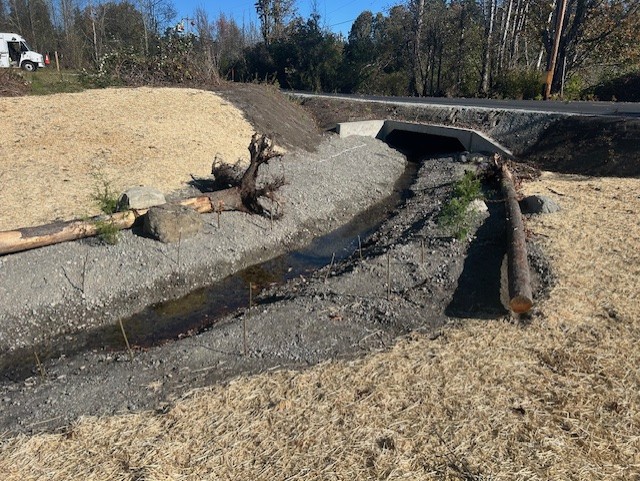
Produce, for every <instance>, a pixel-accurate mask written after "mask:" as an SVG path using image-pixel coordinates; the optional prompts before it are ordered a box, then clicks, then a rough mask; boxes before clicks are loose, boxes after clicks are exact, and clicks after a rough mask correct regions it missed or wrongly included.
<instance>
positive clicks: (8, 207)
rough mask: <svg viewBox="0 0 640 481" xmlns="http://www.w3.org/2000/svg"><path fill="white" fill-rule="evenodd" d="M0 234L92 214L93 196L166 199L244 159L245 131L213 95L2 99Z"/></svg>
mask: <svg viewBox="0 0 640 481" xmlns="http://www.w3.org/2000/svg"><path fill="white" fill-rule="evenodd" d="M0 131H1V132H2V135H0V183H1V184H2V188H1V189H0V230H8V229H15V228H19V227H29V226H33V225H38V224H44V223H49V222H52V221H54V220H67V219H73V218H79V217H83V216H88V215H95V214H99V213H100V211H99V208H98V204H97V203H96V202H95V200H94V199H93V197H94V196H95V195H96V194H97V193H98V191H99V190H100V189H101V188H102V187H103V184H104V182H106V183H107V184H109V186H110V188H111V190H112V191H113V192H115V193H116V194H117V193H120V192H122V191H124V190H126V189H127V188H129V187H133V186H137V185H147V186H151V187H155V188H157V189H159V190H161V191H163V192H165V193H169V192H171V191H173V190H176V189H179V188H181V187H184V185H185V183H186V182H188V181H190V180H191V177H190V174H194V175H196V176H206V175H209V174H211V164H212V162H213V160H214V158H215V156H216V155H219V156H221V157H222V158H223V159H224V160H226V161H228V162H235V161H237V160H238V159H240V158H242V159H245V160H248V157H249V153H248V151H247V146H248V145H249V141H250V140H251V135H252V134H253V129H252V127H251V125H250V124H249V123H248V122H247V121H246V120H245V118H244V117H243V114H242V112H241V111H240V110H238V109H237V108H236V107H234V106H232V105H230V104H229V103H228V102H226V101H224V100H223V99H222V98H220V97H219V96H218V95H216V94H214V93H212V92H205V91H202V90H192V89H178V88H164V89H152V88H137V89H129V88H126V89H125V88H122V89H104V90H88V91H85V92H81V93H74V94H56V95H47V96H38V97H34V96H26V97H17V98H0Z"/></svg>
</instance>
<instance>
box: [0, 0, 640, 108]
mask: <svg viewBox="0 0 640 481" xmlns="http://www.w3.org/2000/svg"><path fill="white" fill-rule="evenodd" d="M256 12H257V14H258V19H259V24H258V25H254V24H251V23H249V24H248V25H245V24H243V25H239V24H238V23H237V22H236V21H235V20H234V19H233V18H229V17H227V16H225V15H224V14H220V15H219V16H218V17H216V18H211V17H210V16H209V14H208V13H207V12H206V11H205V10H204V9H202V8H198V9H197V10H196V11H194V12H193V14H192V16H191V17H190V18H183V19H177V18H176V11H175V7H174V5H173V3H172V2H171V0H131V1H129V0H127V1H115V0H112V1H101V0H0V31H15V32H17V33H20V34H21V35H23V36H24V37H25V38H27V39H28V41H29V42H30V43H31V44H32V48H34V49H35V50H37V51H40V52H53V51H56V52H58V53H59V58H60V59H61V63H62V66H63V67H66V68H73V69H85V70H87V71H91V72H97V73H98V74H100V75H102V77H101V78H103V79H104V81H105V83H109V82H112V81H113V80H114V79H116V80H120V81H122V82H124V83H129V84H136V83H138V84H139V83H144V82H147V81H149V80H150V79H151V80H155V81H170V82H182V81H206V82H208V81H216V80H218V79H227V80H232V81H245V82H246V81H261V82H265V81H266V82H273V83H277V84H279V85H280V86H281V87H283V88H288V89H289V88H290V89H297V90H312V91H325V92H344V93H370V94H382V95H417V96H445V95H446V96H503V97H516V98H535V97H538V96H540V95H542V92H543V90H542V86H543V84H544V82H545V81H546V80H545V79H546V72H547V71H548V70H549V68H550V66H551V65H552V64H554V65H555V67H556V68H555V69H553V72H552V73H553V75H552V77H550V79H551V82H552V83H551V87H552V92H556V93H557V92H560V91H564V93H565V95H566V96H569V97H571V96H576V95H578V94H579V93H580V92H583V91H584V88H585V87H588V86H590V85H594V84H596V83H597V82H599V81H601V80H603V79H607V78H615V77H620V76H623V75H625V74H628V73H630V72H638V70H640V38H639V34H638V32H640V0H551V1H550V0H406V1H404V2H402V3H399V4H397V5H395V6H393V7H391V8H389V9H388V11H386V12H384V13H374V12H370V11H364V12H362V13H361V14H360V15H359V16H358V17H357V18H356V19H355V20H354V22H353V25H352V27H351V30H350V32H349V34H348V36H347V37H346V38H344V37H343V36H342V35H340V34H337V33H335V32H332V31H331V30H330V28H328V27H327V26H325V25H324V24H323V21H322V18H321V16H320V15H319V14H318V12H317V11H314V12H312V13H311V14H310V16H309V17H308V18H303V17H302V16H300V15H299V14H298V13H297V9H296V3H295V0H257V3H256ZM555 52H557V54H556V55H554V53H555Z"/></svg>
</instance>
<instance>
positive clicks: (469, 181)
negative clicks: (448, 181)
mask: <svg viewBox="0 0 640 481" xmlns="http://www.w3.org/2000/svg"><path fill="white" fill-rule="evenodd" d="M481 197H482V186H481V184H480V179H478V177H477V176H476V175H475V174H474V173H473V172H470V171H467V172H465V174H464V176H463V177H462V178H461V179H460V180H458V181H457V182H456V183H455V185H454V187H453V194H452V196H451V199H450V200H449V202H447V203H446V204H445V205H444V207H443V208H442V210H441V211H440V214H439V215H438V224H439V225H441V226H443V227H446V228H448V229H449V230H450V231H451V233H452V234H453V235H454V236H455V237H456V238H458V239H459V240H462V239H464V238H465V237H466V236H467V234H468V233H469V227H470V224H471V221H472V218H471V215H472V214H471V213H470V212H469V204H470V203H471V202H472V201H474V200H475V199H480V198H481Z"/></svg>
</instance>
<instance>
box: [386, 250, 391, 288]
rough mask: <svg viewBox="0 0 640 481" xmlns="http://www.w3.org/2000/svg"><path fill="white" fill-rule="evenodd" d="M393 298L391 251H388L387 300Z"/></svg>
mask: <svg viewBox="0 0 640 481" xmlns="http://www.w3.org/2000/svg"><path fill="white" fill-rule="evenodd" d="M390 299H391V252H390V251H387V300H390Z"/></svg>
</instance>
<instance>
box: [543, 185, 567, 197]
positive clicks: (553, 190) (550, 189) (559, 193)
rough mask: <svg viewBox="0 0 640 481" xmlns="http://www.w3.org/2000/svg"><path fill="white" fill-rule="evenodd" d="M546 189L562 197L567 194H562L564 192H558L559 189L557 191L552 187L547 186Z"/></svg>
mask: <svg viewBox="0 0 640 481" xmlns="http://www.w3.org/2000/svg"><path fill="white" fill-rule="evenodd" d="M547 190H549V191H550V192H552V193H554V194H556V195H559V196H562V197H564V196H565V195H567V194H564V193H562V192H560V191H557V190H555V189H552V188H551V187H547Z"/></svg>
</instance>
